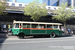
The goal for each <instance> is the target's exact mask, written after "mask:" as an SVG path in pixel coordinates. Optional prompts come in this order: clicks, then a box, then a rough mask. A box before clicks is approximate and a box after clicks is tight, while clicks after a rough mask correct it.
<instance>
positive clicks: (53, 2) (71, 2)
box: [43, 0, 75, 7]
mask: <svg viewBox="0 0 75 50" xmlns="http://www.w3.org/2000/svg"><path fill="white" fill-rule="evenodd" d="M43 3H46V5H47V6H59V5H61V4H62V3H68V5H67V6H68V7H69V6H72V7H75V0H43Z"/></svg>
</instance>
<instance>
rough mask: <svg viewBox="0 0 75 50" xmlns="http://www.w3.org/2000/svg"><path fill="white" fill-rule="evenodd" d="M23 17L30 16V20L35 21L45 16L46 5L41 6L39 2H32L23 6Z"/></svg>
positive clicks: (36, 0)
mask: <svg viewBox="0 0 75 50" xmlns="http://www.w3.org/2000/svg"><path fill="white" fill-rule="evenodd" d="M24 15H30V16H31V19H33V20H34V21H37V20H39V18H40V17H42V16H46V15H47V9H46V4H41V3H39V0H34V1H33V2H30V3H29V4H28V5H27V6H25V8H24Z"/></svg>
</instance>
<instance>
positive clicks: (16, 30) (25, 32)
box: [12, 28, 62, 36]
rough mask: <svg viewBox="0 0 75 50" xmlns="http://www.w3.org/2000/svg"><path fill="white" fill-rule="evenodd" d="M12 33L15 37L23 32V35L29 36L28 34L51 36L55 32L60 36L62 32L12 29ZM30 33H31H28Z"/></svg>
mask: <svg viewBox="0 0 75 50" xmlns="http://www.w3.org/2000/svg"><path fill="white" fill-rule="evenodd" d="M12 32H13V34H14V35H17V34H19V33H21V32H23V33H24V34H25V35H30V34H49V35H50V34H51V33H52V32H55V33H56V34H57V35H58V36H59V35H62V31H59V30H47V33H46V30H30V29H13V28H12ZM30 32H31V33H30Z"/></svg>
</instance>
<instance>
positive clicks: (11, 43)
mask: <svg viewBox="0 0 75 50" xmlns="http://www.w3.org/2000/svg"><path fill="white" fill-rule="evenodd" d="M58 41H59V42H61V41H75V39H68V40H66V39H65V40H53V41H29V42H12V43H0V45H11V44H25V43H46V42H58Z"/></svg>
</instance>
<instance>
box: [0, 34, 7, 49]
mask: <svg viewBox="0 0 75 50" xmlns="http://www.w3.org/2000/svg"><path fill="white" fill-rule="evenodd" d="M6 39H7V33H0V50H1V47H2V43H4V41H5V40H6Z"/></svg>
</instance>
